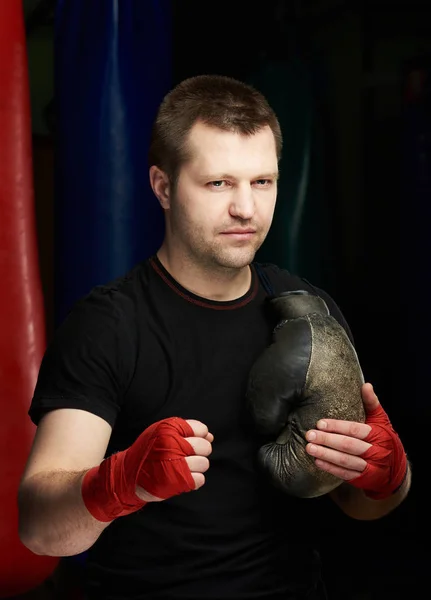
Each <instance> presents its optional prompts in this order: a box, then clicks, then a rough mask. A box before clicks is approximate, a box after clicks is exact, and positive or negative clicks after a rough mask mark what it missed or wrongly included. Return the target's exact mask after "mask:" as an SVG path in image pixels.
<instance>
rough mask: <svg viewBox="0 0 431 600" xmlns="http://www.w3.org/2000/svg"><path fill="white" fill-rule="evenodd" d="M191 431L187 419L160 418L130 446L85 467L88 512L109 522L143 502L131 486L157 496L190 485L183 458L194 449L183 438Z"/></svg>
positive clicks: (167, 495) (173, 493)
mask: <svg viewBox="0 0 431 600" xmlns="http://www.w3.org/2000/svg"><path fill="white" fill-rule="evenodd" d="M193 436H194V432H193V429H192V428H191V427H190V425H189V424H188V423H187V421H184V420H183V419H180V418H179V417H172V418H170V419H164V420H163V421H158V422H157V423H154V424H153V425H151V426H150V427H148V428H147V429H146V430H145V431H144V432H143V433H141V435H140V436H139V437H138V439H137V440H136V441H135V443H134V444H132V446H131V447H130V448H128V449H127V450H123V451H122V452H118V453H117V454H113V455H112V456H110V457H109V458H106V459H105V460H104V461H103V462H102V463H101V464H100V465H99V466H98V467H94V468H93V469H90V470H89V471H88V472H87V473H86V474H85V476H84V479H83V482H82V497H83V500H84V504H85V506H86V507H87V510H88V511H89V513H90V514H91V515H92V516H93V517H94V518H95V519H97V520H98V521H103V522H109V521H113V520H114V519H116V518H117V517H122V516H124V515H129V514H130V513H133V512H135V511H137V510H139V509H140V508H142V507H143V506H144V505H145V504H146V502H144V501H143V500H141V499H140V498H139V497H138V496H137V495H136V486H140V487H142V488H143V489H144V490H145V491H146V492H147V493H149V494H151V495H153V496H156V497H157V498H162V499H166V498H170V497H171V496H176V495H178V494H182V493H183V492H190V491H191V490H194V489H195V483H194V480H193V477H192V474H191V472H190V469H189V467H188V465H187V462H186V460H185V459H186V457H187V456H192V455H194V454H195V452H194V450H193V448H192V446H191V445H190V444H189V442H188V441H187V440H185V439H184V438H185V437H193Z"/></svg>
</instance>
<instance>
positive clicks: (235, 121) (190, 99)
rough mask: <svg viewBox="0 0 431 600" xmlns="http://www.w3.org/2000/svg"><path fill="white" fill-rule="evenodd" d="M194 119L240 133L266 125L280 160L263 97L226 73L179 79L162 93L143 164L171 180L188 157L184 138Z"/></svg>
mask: <svg viewBox="0 0 431 600" xmlns="http://www.w3.org/2000/svg"><path fill="white" fill-rule="evenodd" d="M198 121H200V122H202V123H205V124H206V125H210V126H212V127H217V128H218V129H222V130H225V131H234V132H238V133H241V134H244V135H252V134H254V133H256V132H257V131H259V130H260V129H262V128H263V127H265V126H269V127H270V128H271V130H272V132H273V134H274V138H275V143H276V150H277V157H278V160H280V156H281V149H282V134H281V129H280V124H279V122H278V119H277V116H276V115H275V113H274V111H273V109H272V108H271V107H270V105H269V103H268V101H267V100H266V98H265V97H264V96H263V95H262V94H261V93H260V92H258V91H257V90H256V89H255V88H253V87H252V86H251V85H249V84H246V83H243V82H242V81H237V80H236V79H233V78H231V77H227V76H224V75H198V76H196V77H190V78H189V79H185V80H184V81H182V82H181V83H179V84H178V85H177V86H176V87H175V88H173V89H172V90H171V91H170V92H169V93H168V94H167V95H166V96H165V98H164V99H163V101H162V103H161V105H160V107H159V110H158V113H157V116H156V119H155V122H154V125H153V130H152V135H151V141H150V149H149V164H150V166H152V165H156V166H157V167H159V168H160V169H162V170H163V171H164V172H165V173H166V174H167V175H168V177H169V180H170V182H171V183H173V184H175V183H176V181H177V178H178V175H179V171H180V168H181V166H182V165H183V164H184V162H186V161H187V159H188V154H187V148H186V141H187V136H188V134H189V132H190V130H191V129H192V127H193V125H194V124H195V123H197V122H198Z"/></svg>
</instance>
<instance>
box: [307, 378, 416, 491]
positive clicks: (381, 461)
mask: <svg viewBox="0 0 431 600" xmlns="http://www.w3.org/2000/svg"><path fill="white" fill-rule="evenodd" d="M362 400H363V402H364V408H365V413H366V420H365V423H354V422H350V421H340V420H336V419H321V420H320V421H319V422H318V423H317V429H316V430H310V431H308V432H307V433H306V439H307V441H308V442H311V443H309V444H307V446H306V450H307V452H308V453H309V454H310V455H311V456H314V457H316V466H318V467H319V468H320V469H322V470H324V471H327V472H329V473H332V474H333V475H335V476H336V477H339V478H340V479H343V480H344V481H349V482H351V484H352V485H354V486H355V487H358V488H362V489H364V491H365V493H366V494H367V495H368V496H370V497H372V498H374V499H382V498H385V497H387V496H389V495H390V494H392V493H393V492H394V491H395V490H396V489H397V488H398V487H399V486H400V485H401V483H402V481H403V479H404V476H405V474H406V471H407V458H406V455H405V452H404V448H403V446H402V444H401V441H400V439H399V437H398V435H397V434H396V432H395V431H394V430H393V428H392V425H391V423H390V421H389V418H388V416H387V414H386V413H385V411H384V410H383V408H382V406H381V404H380V402H379V399H378V398H377V396H376V394H375V393H374V390H373V387H372V385H371V384H369V383H366V384H364V385H363V387H362Z"/></svg>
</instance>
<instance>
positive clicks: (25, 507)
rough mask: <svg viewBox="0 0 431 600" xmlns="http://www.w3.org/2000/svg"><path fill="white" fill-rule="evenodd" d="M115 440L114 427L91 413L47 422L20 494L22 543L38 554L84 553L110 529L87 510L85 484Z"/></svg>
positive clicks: (61, 414)
mask: <svg viewBox="0 0 431 600" xmlns="http://www.w3.org/2000/svg"><path fill="white" fill-rule="evenodd" d="M110 435H111V427H110V425H109V424H108V423H107V422H106V421H104V420H103V419H101V418H99V417H97V416H96V415H94V414H91V413H88V412H86V411H82V410H74V409H59V410H55V411H52V412H50V413H48V414H47V415H45V416H44V417H43V418H42V420H41V422H40V424H39V426H38V429H37V432H36V436H35V440H34V443H33V448H32V450H31V453H30V456H29V458H28V461H27V465H26V468H25V471H24V473H23V476H22V479H21V483H20V488H19V493H18V506H19V535H20V539H21V541H22V543H23V544H24V545H25V546H27V548H29V549H30V550H31V551H32V552H34V553H35V554H45V555H50V556H71V555H75V554H79V553H80V552H83V551H85V550H87V549H88V548H90V547H91V546H92V545H93V544H94V542H95V541H96V540H97V538H98V537H99V535H100V534H101V533H102V531H103V530H104V529H105V528H106V527H107V525H108V524H109V523H101V522H99V521H97V520H96V519H94V518H93V517H92V516H91V515H90V513H89V512H88V511H87V509H86V507H85V505H84V502H83V500H82V495H81V483H82V479H83V477H84V474H85V473H86V472H87V471H88V470H89V469H90V468H92V467H94V466H96V465H99V464H100V463H101V462H102V460H103V457H104V455H105V452H106V448H107V445H108V442H109V438H110Z"/></svg>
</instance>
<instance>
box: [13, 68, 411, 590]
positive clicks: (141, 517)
mask: <svg viewBox="0 0 431 600" xmlns="http://www.w3.org/2000/svg"><path fill="white" fill-rule="evenodd" d="M281 147H282V136H281V132H280V127H279V124H278V121H277V118H276V116H275V114H274V113H273V111H272V109H271V108H270V107H269V106H268V104H267V102H266V100H265V99H264V98H263V97H262V95H261V94H260V93H258V92H257V91H255V90H254V89H252V88H250V87H248V86H247V85H245V84H243V83H241V82H238V81H235V80H232V79H229V78H225V77H218V76H199V77H196V78H191V79H189V80H186V81H184V82H182V83H181V84H180V85H178V86H177V87H176V88H175V89H173V90H172V91H171V92H170V93H169V94H168V95H167V97H166V98H165V99H164V101H163V102H162V104H161V106H160V109H159V112H158V115H157V118H156V121H155V125H154V131H153V136H152V140H151V146H150V153H149V154H150V169H149V176H150V181H151V185H152V189H153V191H154V194H155V196H156V197H157V199H158V200H159V202H160V205H161V207H162V209H163V211H164V214H165V217H166V233H165V238H164V242H163V244H162V246H161V248H160V249H159V251H158V253H157V255H156V256H153V257H151V258H150V259H148V260H145V261H143V262H142V263H141V264H139V265H137V266H136V267H135V268H134V269H132V270H131V271H130V272H129V273H128V274H126V275H125V276H124V277H122V278H120V279H118V280H116V281H114V282H112V283H109V284H107V285H105V286H99V287H97V288H95V289H93V290H92V291H91V293H90V294H89V295H88V296H87V297H85V298H83V299H82V300H81V301H79V302H78V303H77V304H76V306H75V307H74V308H73V310H72V311H71V313H70V315H69V316H68V318H67V319H66V320H65V322H64V323H63V324H62V326H61V327H60V328H59V329H58V331H57V332H56V334H55V337H54V339H53V341H52V342H51V344H50V345H49V348H48V349H47V351H46V354H45V357H44V359H43V363H42V365H41V369H40V373H39V378H38V382H37V386H36V389H35V393H34V397H33V400H32V405H31V408H30V416H31V418H32V419H33V421H34V422H35V423H37V425H38V430H37V434H36V438H35V443H34V447H33V449H32V452H31V455H30V457H29V459H28V464H27V467H26V469H25V472H24V474H23V477H22V483H21V487H20V493H19V506H20V532H21V533H20V534H21V539H22V541H23V542H24V544H26V545H27V546H28V548H30V549H31V550H32V551H33V552H35V553H39V554H49V555H56V556H70V555H74V554H78V553H81V552H83V551H86V550H88V556H87V561H86V567H87V568H86V578H87V580H86V584H85V585H86V598H88V599H89V600H93V599H95V598H103V599H106V600H108V599H109V600H120V599H132V598H133V599H134V600H137V599H141V598H142V599H144V598H151V599H153V598H154V599H156V598H170V599H175V598H183V599H189V600H192V599H197V598H199V599H202V598H208V599H222V598H223V599H232V600H234V599H238V600H239V599H242V600H246V599H252V598H253V599H258V598H262V599H263V598H265V600H275V599H281V598H283V599H284V600H293V599H300V598H301V599H302V598H304V599H305V598H308V599H320V598H323V597H324V591H323V589H322V586H321V583H320V575H319V568H318V560H317V558H316V552H315V549H314V548H313V539H312V535H311V533H312V532H308V531H307V524H308V525H310V523H312V515H313V511H314V510H315V506H316V505H315V504H314V501H312V500H306V501H297V500H295V499H293V498H290V497H288V496H287V495H283V494H281V493H280V492H278V491H276V490H275V489H273V487H272V486H270V485H269V484H268V482H266V481H265V480H264V479H263V478H262V477H261V474H260V472H259V470H258V469H257V468H256V462H255V459H256V452H257V448H258V447H259V443H260V440H259V439H258V437H257V436H256V434H255V433H254V432H253V428H252V427H251V425H250V421H249V418H248V414H247V410H246V407H245V401H244V394H245V388H246V382H247V377H248V373H249V370H250V367H251V365H252V364H253V362H254V361H255V359H256V358H257V357H258V356H259V355H260V353H261V352H262V351H263V349H264V348H265V347H266V346H267V344H268V343H269V340H270V337H271V333H272V328H273V327H274V323H273V322H272V321H271V319H270V318H269V317H268V315H267V313H266V312H265V310H264V304H265V298H266V297H267V293H266V291H265V287H264V285H262V281H261V280H260V279H259V275H258V271H257V268H256V265H255V264H254V262H253V261H254V256H255V253H256V251H257V250H258V248H259V247H260V246H261V244H262V242H263V241H264V239H265V236H266V235H267V233H268V230H269V228H270V225H271V221H272V218H273V214H274V207H275V202H276V195H277V177H278V162H279V158H280V154H281ZM262 270H263V271H264V272H265V277H266V280H267V281H268V280H269V281H270V282H271V285H272V286H273V287H274V289H275V290H279V291H282V290H283V289H285V287H286V286H288V285H290V284H291V276H290V274H289V273H287V272H286V271H283V270H281V269H278V268H277V267H276V266H274V265H266V266H262V267H261V271H262ZM319 292H320V293H321V295H322V297H323V298H324V299H325V300H326V302H327V303H328V306H329V307H330V310H331V312H332V314H333V315H334V316H335V317H336V318H337V319H338V320H339V322H340V323H341V324H342V325H343V326H344V327H345V328H346V331H347V332H348V333H349V335H350V332H349V328H348V325H347V323H346V322H345V321H344V319H343V316H342V315H341V313H340V311H339V309H338V308H337V306H336V305H335V303H334V301H333V300H332V299H331V298H330V297H329V296H328V295H327V294H325V292H323V291H322V290H320V291H319ZM363 400H364V405H365V408H366V410H367V412H368V421H369V422H367V423H349V422H343V421H331V420H327V421H326V422H320V423H319V424H317V423H316V429H315V430H313V431H310V432H308V433H307V439H308V441H309V444H308V446H307V448H308V451H309V453H310V454H311V455H312V456H314V457H315V458H316V463H317V464H318V466H319V467H320V468H321V469H323V470H326V471H329V472H331V473H333V474H335V475H338V476H339V477H341V478H342V479H343V480H346V483H343V484H342V485H341V486H340V487H339V488H337V489H336V490H335V491H334V492H333V493H331V495H332V498H333V500H334V501H335V502H336V503H337V504H338V505H339V507H340V508H341V509H342V510H343V511H344V512H345V513H346V514H348V515H350V516H351V517H353V518H356V519H375V518H379V517H381V516H383V515H386V514H388V513H389V512H390V511H391V510H393V509H394V508H395V507H396V506H398V505H399V504H400V502H401V501H402V500H403V499H404V498H405V496H406V494H407V492H408V489H409V485H410V471H409V468H408V465H407V461H406V458H405V453H404V450H403V448H402V445H401V442H400V440H399V438H398V436H397V435H396V433H395V432H394V431H393V430H392V428H391V426H390V423H389V421H388V419H387V417H386V414H385V413H384V411H382V409H381V407H379V401H378V399H377V397H376V395H375V394H374V392H373V389H372V386H371V385H370V384H366V385H364V387H363ZM376 411H377V413H378V415H379V418H380V420H381V425H378V424H377V425H376V424H375V422H374V421H375V420H374V421H373V419H372V418H371V416H373V415H374V414H375V412H376ZM370 415H371V416H370ZM311 442H312V443H311ZM401 471H402V472H401ZM364 490H365V491H364ZM316 502H317V501H316Z"/></svg>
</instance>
